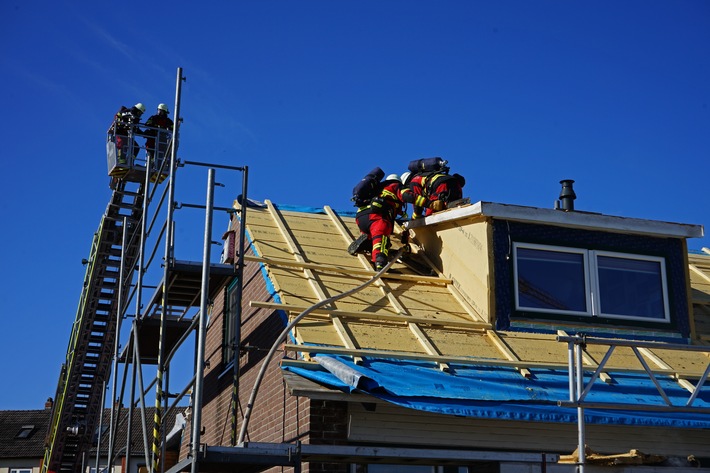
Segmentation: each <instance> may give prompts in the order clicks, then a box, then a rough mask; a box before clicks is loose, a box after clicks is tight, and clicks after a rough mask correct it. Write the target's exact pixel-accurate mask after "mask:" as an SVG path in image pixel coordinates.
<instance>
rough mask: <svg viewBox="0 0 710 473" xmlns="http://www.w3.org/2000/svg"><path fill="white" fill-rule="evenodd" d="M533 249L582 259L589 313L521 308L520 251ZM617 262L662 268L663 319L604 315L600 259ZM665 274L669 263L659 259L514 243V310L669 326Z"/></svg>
mask: <svg viewBox="0 0 710 473" xmlns="http://www.w3.org/2000/svg"><path fill="white" fill-rule="evenodd" d="M519 249H530V250H539V251H549V252H554V253H572V254H579V255H582V256H583V258H582V264H583V268H581V269H582V271H583V275H584V291H585V306H586V310H584V311H578V310H563V309H551V308H538V307H528V306H524V305H521V300H520V299H521V297H520V294H521V293H520V286H519V277H518V274H519V267H518V250H519ZM600 256H601V257H608V258H618V259H626V260H634V261H644V262H652V263H657V264H658V268H659V276H660V278H661V281H660V289H661V291H662V294H661V297H662V309H663V317H662V318H658V317H644V316H636V315H627V314H614V313H604V312H601V301H602V299H601V298H602V294H601V289H600V286H601V285H600V280H601V277H600V274H599V259H598V258H599V257H600ZM667 278H668V276H667V271H666V259H665V258H664V257H660V256H651V255H642V254H635V253H624V252H615V251H606V250H590V249H585V248H575V247H566V246H557V245H542V244H536V243H526V242H513V291H514V304H515V306H514V308H515V310H516V311H517V312H534V313H544V314H554V315H560V316H581V317H590V318H598V319H613V320H628V321H637V322H652V323H663V324H670V322H671V318H670V302H669V287H668V280H667Z"/></svg>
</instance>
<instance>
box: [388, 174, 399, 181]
mask: <svg viewBox="0 0 710 473" xmlns="http://www.w3.org/2000/svg"><path fill="white" fill-rule="evenodd" d="M385 181H399V176H398V175H397V174H390V175H389V176H387V177H386V178H385ZM400 182H401V181H400Z"/></svg>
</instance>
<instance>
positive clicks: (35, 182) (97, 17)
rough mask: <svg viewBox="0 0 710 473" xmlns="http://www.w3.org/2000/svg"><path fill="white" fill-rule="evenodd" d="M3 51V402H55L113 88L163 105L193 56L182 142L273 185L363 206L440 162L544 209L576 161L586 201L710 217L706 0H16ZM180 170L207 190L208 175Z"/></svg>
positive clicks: (14, 405) (97, 211)
mask: <svg viewBox="0 0 710 473" xmlns="http://www.w3.org/2000/svg"><path fill="white" fill-rule="evenodd" d="M0 48H1V51H2V54H0V77H1V79H0V83H1V84H2V92H3V108H4V110H5V113H3V114H2V117H1V118H0V139H1V140H2V143H3V147H2V163H3V166H4V169H3V172H2V173H0V192H2V199H1V200H0V206H1V207H0V208H2V215H3V219H2V231H1V232H0V251H1V252H2V254H1V259H0V261H2V274H3V284H2V285H0V304H1V305H0V308H2V316H1V317H2V319H1V320H2V324H3V333H4V334H5V338H4V343H2V344H0V359H2V360H3V362H2V364H0V380H1V381H2V384H3V387H4V389H2V390H0V409H41V408H42V407H43V405H44V401H45V400H46V399H47V398H48V397H50V396H54V391H55V389H56V383H57V379H58V374H59V367H60V364H61V363H62V361H63V360H64V357H65V353H66V349H67V344H68V340H69V334H70V330H71V324H72V322H73V320H74V316H75V312H76V308H77V304H78V302H79V296H80V294H81V287H82V280H83V276H84V267H83V266H82V265H81V259H82V258H86V257H88V255H89V251H90V245H91V240H92V236H93V233H94V232H95V231H96V229H97V227H98V224H99V221H100V218H101V215H102V214H103V212H104V210H105V209H106V205H107V203H108V199H109V196H110V190H109V188H108V185H107V184H108V178H107V176H106V164H105V148H104V143H105V138H106V136H105V132H106V129H107V128H108V125H109V123H110V121H111V117H112V116H113V114H114V113H115V112H116V110H117V109H118V108H119V106H120V105H132V104H133V103H135V102H139V101H140V102H143V103H145V104H146V106H147V107H148V111H149V112H151V113H152V112H153V111H154V110H155V107H156V106H157V104H158V103H160V102H166V103H168V104H169V106H170V108H171V110H172V108H173V106H172V105H173V102H174V98H175V78H176V70H177V68H178V67H182V68H183V70H184V75H185V76H186V78H187V80H186V82H185V83H184V84H183V89H182V116H183V119H184V124H183V127H182V131H181V141H180V153H179V155H180V156H179V157H180V158H181V159H182V160H188V161H203V162H208V163H220V164H230V165H235V166H242V165H247V166H249V173H250V180H249V195H250V196H251V197H252V198H255V199H258V200H263V199H270V200H272V201H273V202H275V203H277V204H279V203H281V204H292V205H305V206H319V207H322V206H324V205H329V206H331V207H333V208H334V209H336V210H352V207H351V203H350V200H349V199H350V196H351V190H352V187H353V186H354V184H355V183H356V182H357V181H358V180H359V179H360V178H361V177H362V175H363V174H365V173H366V172H367V171H369V170H370V169H371V168H373V167H374V166H380V167H382V168H383V169H384V170H385V172H387V173H393V172H394V173H401V172H403V171H404V170H406V166H407V164H408V163H409V161H411V160H413V159H417V158H421V157H428V156H442V157H444V158H445V159H448V160H449V162H450V164H451V167H452V171H454V172H459V173H460V174H463V175H464V176H465V177H466V179H467V184H466V187H465V188H464V194H465V195H466V196H468V197H470V198H471V200H472V201H479V200H482V201H490V202H500V203H507V204H518V205H527V206H537V207H545V208H551V207H552V206H553V203H554V201H555V199H556V198H557V197H558V195H559V191H560V185H559V181H560V180H561V179H574V180H575V181H576V183H575V191H576V193H577V201H576V203H575V205H576V208H577V209H578V210H585V211H590V212H601V213H604V214H608V215H618V216H624V217H635V218H641V219H651V220H662V221H670V222H678V223H688V224H698V225H704V226H706V228H707V225H710V212H709V211H708V209H710V205H709V204H710V192H708V190H707V189H706V186H705V183H704V181H703V180H702V179H703V178H704V177H706V176H708V175H709V174H710V159H709V158H710V85H709V84H710V3H708V2H707V1H704V0H672V1H671V0H668V1H653V0H651V1H648V0H643V1H637V0H629V1H623V2H619V1H610V0H602V1H595V2H589V1H532V0H526V1H512V0H502V1H495V2H494V1H487V2H483V1H474V0H467V1H463V0H460V1H453V0H449V1H434V0H430V1H417V0H391V1H385V0H380V1H373V0H361V1H357V2H355V1H332V0H331V1H320V0H318V1H314V0H302V1H294V0H291V1H285V0H284V1H271V0H259V1H257V0H241V1H234V2H179V1H178V2H171V3H170V7H169V8H168V7H167V6H165V5H164V4H161V2H134V1H125V2H121V4H120V5H117V4H114V3H108V2H88V1H75V2H48V1H36V0H26V1H25V0H23V1H19V0H10V1H5V2H2V4H1V5H0ZM178 179H180V180H179V181H178V182H179V183H178V188H177V189H178V193H179V196H180V201H183V202H189V201H194V202H196V203H201V202H204V196H205V183H206V181H205V179H206V178H205V176H204V173H203V174H200V173H197V174H196V175H195V177H194V178H182V177H179V178H178ZM235 179H240V177H238V176H236V177H235ZM231 189H234V192H232V191H230V190H222V191H219V192H221V194H220V193H219V192H218V194H217V197H216V199H217V202H216V203H217V204H218V205H229V203H230V202H231V200H232V199H233V198H234V197H235V196H236V193H237V192H238V189H239V186H238V185H237V186H232V187H231ZM183 199H184V200H183ZM194 218H195V220H194V222H193V221H191V220H190V218H187V217H186V218H184V219H183V220H182V221H180V220H178V225H180V224H181V223H183V222H184V223H185V224H186V226H187V227H189V228H190V229H191V230H196V232H197V235H198V236H199V237H200V238H201V235H202V231H203V228H202V225H203V223H202V222H203V221H204V220H203V219H204V217H202V216H201V215H197V216H196V217H194ZM215 227H216V228H217V229H223V228H225V227H226V221H221V220H219V219H217V220H216V222H215ZM195 241H196V243H195V246H194V248H196V254H197V255H199V254H201V253H200V252H201V249H202V248H201V240H200V239H196V240H195ZM688 243H689V247H690V248H691V249H697V250H699V249H700V248H701V247H710V238H708V237H705V238H702V239H700V238H695V239H691V240H689V242H688ZM178 256H180V255H178Z"/></svg>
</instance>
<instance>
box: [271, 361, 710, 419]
mask: <svg viewBox="0 0 710 473" xmlns="http://www.w3.org/2000/svg"><path fill="white" fill-rule="evenodd" d="M315 359H316V360H317V361H318V362H319V363H320V364H321V366H322V367H323V368H325V369H324V370H320V371H314V370H307V369H303V368H298V367H293V366H284V368H283V369H285V370H288V371H291V372H293V373H296V374H298V375H300V376H302V377H304V378H307V379H310V380H312V381H315V382H318V383H320V384H323V385H325V386H328V387H331V388H335V389H339V390H342V391H344V392H361V393H365V394H369V395H371V396H374V397H376V398H379V399H382V400H385V401H388V402H391V403H393V404H396V405H399V406H403V407H407V408H411V409H417V410H421V411H427V412H432V413H437V414H449V415H456V416H463V417H475V418H486V419H509V420H523V421H535V422H577V410H576V409H574V408H569V407H560V406H558V405H557V402H558V401H567V400H569V381H568V379H569V378H568V372H567V370H553V369H534V370H532V371H533V375H532V377H530V378H525V377H523V376H522V375H521V374H520V373H518V372H517V371H516V370H514V369H512V368H508V367H490V366H470V365H456V364H450V365H449V366H450V367H451V371H450V372H448V373H447V372H442V371H441V370H439V368H438V366H437V365H435V364H434V363H431V362H423V361H409V360H394V359H364V360H363V363H362V364H355V363H353V361H352V360H351V359H350V357H347V356H331V355H318V356H317V357H316V358H315ZM608 374H609V375H610V376H611V377H612V379H613V382H612V383H611V384H607V383H606V382H604V381H601V380H596V381H595V383H594V386H593V388H592V389H591V390H590V391H589V393H588V394H587V396H586V398H585V402H589V403H605V404H609V403H613V404H626V405H637V406H639V407H642V406H652V407H653V408H656V407H664V406H667V405H666V404H665V402H664V400H663V398H662V396H661V395H660V393H659V391H658V389H657V388H656V385H655V384H654V383H653V381H652V380H651V378H650V377H649V376H648V375H647V374H646V373H628V372H622V373H614V372H608ZM585 378H586V381H587V382H588V381H589V379H590V376H589V375H588V374H587V375H586V376H585ZM656 379H657V381H658V383H659V385H660V386H661V388H662V389H663V392H664V393H665V395H666V396H667V397H668V399H669V400H670V401H671V404H672V405H673V406H675V407H685V405H686V403H687V402H688V399H689V397H690V392H689V391H687V390H686V389H684V388H683V387H681V386H680V385H679V384H678V383H677V382H676V381H674V380H672V379H670V378H669V377H667V376H657V377H656ZM692 406H693V407H696V408H704V409H707V408H710V387H708V386H704V387H703V388H702V389H701V390H700V394H699V395H698V397H697V398H696V399H695V400H694V402H693V404H692ZM585 422H589V423H595V424H619V425H646V426H666V427H674V428H704V429H707V428H710V414H702V413H694V412H678V411H675V412H669V411H663V410H659V411H653V410H646V411H643V410H638V411H637V410H633V411H631V410H618V409H608V410H605V409H591V408H586V409H585Z"/></svg>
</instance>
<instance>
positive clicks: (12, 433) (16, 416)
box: [0, 409, 52, 458]
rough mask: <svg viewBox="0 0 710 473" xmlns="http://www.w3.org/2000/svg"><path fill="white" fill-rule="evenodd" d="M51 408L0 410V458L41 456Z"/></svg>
mask: <svg viewBox="0 0 710 473" xmlns="http://www.w3.org/2000/svg"><path fill="white" fill-rule="evenodd" d="M51 414H52V411H51V409H43V410H24V411H0V458H35V457H36V458H42V457H43V456H44V443H45V441H46V436H47V429H48V428H49V421H50V417H51Z"/></svg>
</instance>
